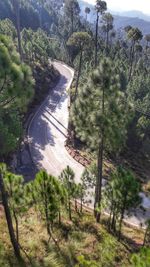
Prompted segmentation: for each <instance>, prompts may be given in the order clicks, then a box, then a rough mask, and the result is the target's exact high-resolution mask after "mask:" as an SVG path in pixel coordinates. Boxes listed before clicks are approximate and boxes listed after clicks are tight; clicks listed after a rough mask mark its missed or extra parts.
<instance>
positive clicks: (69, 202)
mask: <svg viewBox="0 0 150 267" xmlns="http://www.w3.org/2000/svg"><path fill="white" fill-rule="evenodd" d="M68 209H69V219H70V221H72V216H71V201H70V199H69V201H68Z"/></svg>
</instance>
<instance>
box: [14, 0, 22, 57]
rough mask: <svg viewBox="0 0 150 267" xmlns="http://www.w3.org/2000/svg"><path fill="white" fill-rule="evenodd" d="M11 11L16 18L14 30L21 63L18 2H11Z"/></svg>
mask: <svg viewBox="0 0 150 267" xmlns="http://www.w3.org/2000/svg"><path fill="white" fill-rule="evenodd" d="M12 3H13V9H14V13H15V17H16V30H17V39H18V50H19V54H20V60H21V61H23V54H22V46H21V33H20V9H19V3H18V0H12Z"/></svg>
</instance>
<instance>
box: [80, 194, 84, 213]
mask: <svg viewBox="0 0 150 267" xmlns="http://www.w3.org/2000/svg"><path fill="white" fill-rule="evenodd" d="M82 210H83V198H82V197H81V202H80V212H81V213H82Z"/></svg>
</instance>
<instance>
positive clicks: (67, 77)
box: [28, 62, 84, 182]
mask: <svg viewBox="0 0 150 267" xmlns="http://www.w3.org/2000/svg"><path fill="white" fill-rule="evenodd" d="M54 67H55V68H56V69H58V71H59V72H60V74H61V76H60V80H59V82H58V84H57V86H56V87H55V88H54V89H53V91H52V92H51V94H50V95H49V96H48V97H47V98H46V100H45V101H44V102H43V104H42V106H41V107H40V108H39V110H38V111H37V113H36V114H35V116H34V117H33V119H32V121H31V123H30V125H29V128H28V140H29V147H30V153H31V155H32V159H33V161H34V163H35V165H36V166H37V167H38V168H40V169H41V168H44V169H46V170H47V172H48V173H49V174H52V175H55V176H58V175H60V173H61V171H62V170H63V169H64V168H65V167H66V166H67V165H69V166H70V167H71V168H72V169H73V170H74V172H75V174H76V181H77V182H79V179H80V176H81V174H82V172H83V170H84V167H83V166H82V165H81V164H79V163H78V162H76V161H75V160H74V159H73V158H72V157H71V156H70V155H69V154H68V152H67V150H66V149H65V146H64V144H65V140H66V138H67V127H68V116H69V114H68V94H67V90H66V89H67V88H69V87H70V85H71V83H72V80H73V76H74V71H73V70H72V69H71V68H69V67H68V66H66V65H65V64H63V63H60V62H54Z"/></svg>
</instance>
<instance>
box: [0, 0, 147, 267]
mask: <svg viewBox="0 0 150 267" xmlns="http://www.w3.org/2000/svg"><path fill="white" fill-rule="evenodd" d="M107 9H108V7H107V1H106V2H105V1H102V0H97V1H96V4H95V6H94V15H93V16H94V19H93V20H92V21H90V20H89V16H90V12H91V9H90V8H89V6H85V9H84V12H83V10H82V12H81V8H80V2H78V1H77V0H64V1H63V0H58V1H55V0H3V1H0V128H1V131H0V162H1V164H0V266H4V267H5V266H11V267H12V266H14V267H17V266H18V267H19V266H43V267H57V266H62V267H63V266H66V267H67V266H68V267H72V266H75V267H88V266H91V267H100V266H104V267H109V266H114V267H117V266H129V267H130V266H132V267H147V266H150V249H149V245H150V215H149V213H150V212H149V210H148V211H147V210H146V209H145V207H144V206H142V205H143V199H146V200H147V201H149V203H150V198H149V194H150V180H149V175H150V167H149V161H150V113H149V108H150V88H149V86H150V33H149V34H146V35H144V34H143V32H142V31H141V30H140V29H139V28H136V27H133V26H132V25H127V26H126V27H125V28H124V29H123V31H121V32H118V31H117V30H116V28H115V26H114V17H113V15H112V14H111V13H109V12H108V10H107ZM92 12H93V11H92ZM56 60H57V62H59V64H62V65H63V66H64V64H65V66H66V65H67V66H68V71H69V68H70V69H71V70H74V77H73V81H72V83H71V86H70V87H69V89H68V91H67V94H68V95H67V97H68V99H69V101H68V102H69V104H68V110H69V122H68V129H67V136H66V135H65V137H66V141H65V149H66V153H68V152H69V153H70V155H71V156H72V157H74V158H75V159H76V161H79V162H80V161H81V163H82V165H83V166H84V171H83V173H82V175H81V177H80V180H79V181H77V180H78V179H77V178H76V177H77V176H78V173H77V171H74V170H73V169H72V168H71V167H70V166H68V165H67V167H66V166H63V170H62V171H61V172H60V173H59V175H58V177H55V175H53V173H49V172H48V170H46V169H45V168H44V167H43V168H42V167H41V168H39V166H35V165H36V164H35V163H34V160H33V159H34V157H32V153H31V150H30V149H29V143H28V142H29V141H28V136H27V133H28V129H29V123H31V121H32V120H34V116H35V114H38V113H36V112H38V109H39V108H40V107H42V105H43V103H44V101H45V100H46V99H47V96H50V99H51V98H52V94H53V92H54V91H53V90H54V88H55V87H56V88H57V85H59V81H60V80H61V77H62V76H63V75H62V73H61V69H57V68H56V67H55V64H54V62H56ZM66 75H67V74H66ZM63 79H65V77H63ZM66 79H67V78H66ZM64 83H65V82H64ZM66 84H67V82H66V83H65V85H66ZM60 86H61V83H60V85H59V86H58V87H60ZM58 89H59V90H60V88H58ZM58 89H57V90H58ZM53 97H54V99H55V98H56V96H55V95H54V96H53ZM57 97H58V96H57ZM61 97H62V99H63V94H62V95H61V96H60V99H61ZM62 102H63V100H62ZM59 108H61V104H60V107H59ZM52 111H53V110H52ZM52 111H51V112H52ZM50 115H51V114H50ZM36 116H37V115H36ZM51 116H52V115H51ZM63 116H64V117H65V114H64V115H63ZM57 122H58V121H57ZM62 123H63V122H62V121H60V122H59V124H60V125H61V126H62V127H64V126H63V124H62ZM46 127H48V126H46ZM64 128H65V127H64ZM37 131H38V130H37ZM43 131H44V129H43ZM51 135H52V133H51ZM24 144H25V145H26V146H27V148H28V153H29V152H30V153H29V154H30V157H31V165H32V168H33V169H34V175H33V173H30V172H29V173H28V176H29V179H28V180H27V179H26V177H25V175H24V173H23V171H21V170H22V168H21V166H22V158H21V157H20V155H21V153H22V150H23V147H24V146H25V145H24ZM50 145H51V146H53V147H54V146H55V143H54V142H53V144H50ZM38 146H42V144H40V143H39V144H38ZM57 150H58V148H57ZM67 151H68V152H67ZM60 154H61V147H60ZM62 157H63V155H62ZM64 157H65V156H64ZM14 159H15V160H14ZM72 160H74V159H72ZM52 161H53V160H52ZM55 163H56V162H55V160H54V162H52V165H53V166H54V168H57V167H56V166H55ZM27 165H28V164H27ZM18 166H19V168H18ZM18 170H19V171H18ZM143 196H144V197H143ZM142 197H143V198H142ZM89 198H90V201H89ZM87 199H88V200H87ZM88 202H89V203H90V204H89V203H88ZM149 209H150V208H149ZM133 214H134V216H135V217H136V219H137V220H138V221H139V222H140V216H141V217H142V219H143V220H142V222H143V221H144V223H139V224H138V225H135V223H130V220H129V218H130V217H131V216H133ZM141 214H142V215H141Z"/></svg>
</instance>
